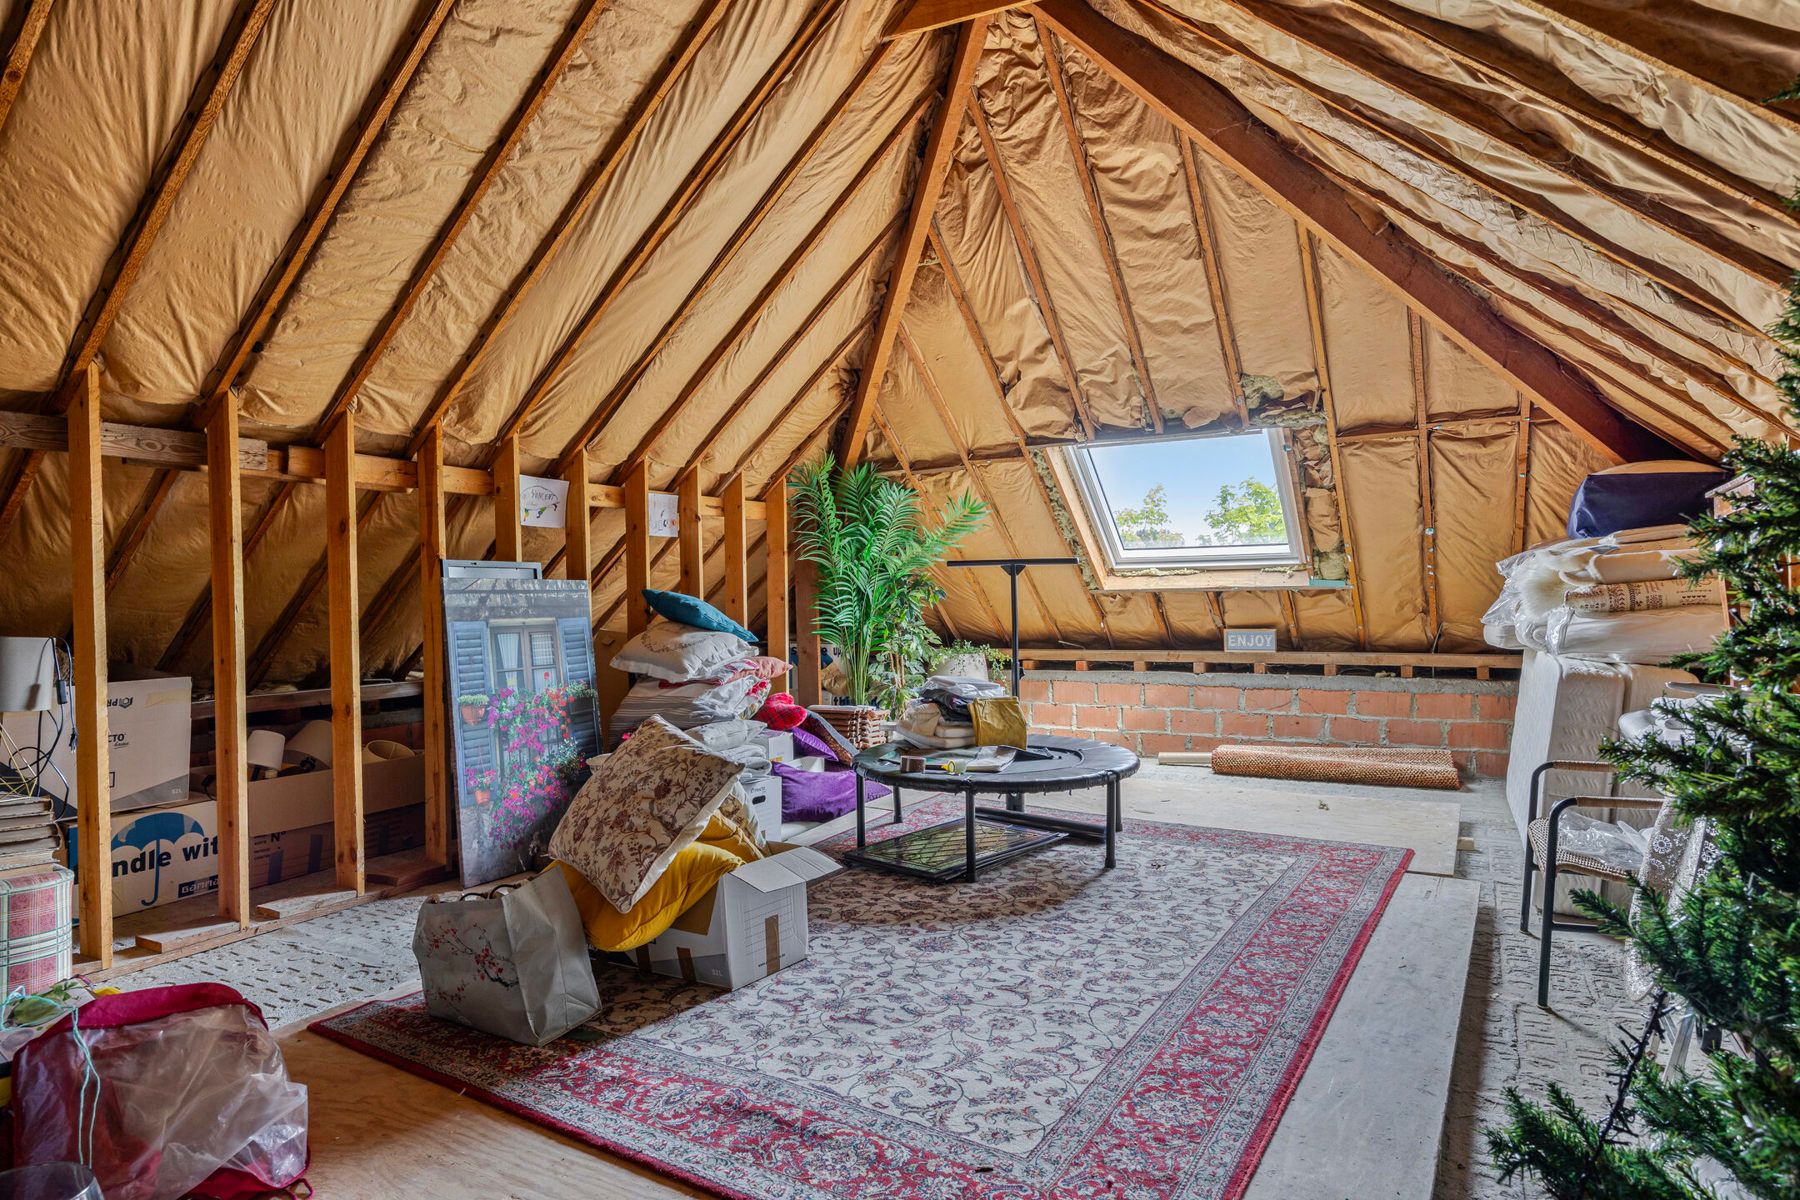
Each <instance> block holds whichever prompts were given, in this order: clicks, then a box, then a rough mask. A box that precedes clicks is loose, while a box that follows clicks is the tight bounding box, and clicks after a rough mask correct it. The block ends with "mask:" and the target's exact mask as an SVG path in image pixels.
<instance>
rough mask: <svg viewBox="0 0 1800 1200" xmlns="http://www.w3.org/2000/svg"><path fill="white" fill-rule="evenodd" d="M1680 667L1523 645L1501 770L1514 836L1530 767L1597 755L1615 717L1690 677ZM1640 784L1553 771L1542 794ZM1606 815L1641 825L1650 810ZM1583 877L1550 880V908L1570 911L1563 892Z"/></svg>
mask: <svg viewBox="0 0 1800 1200" xmlns="http://www.w3.org/2000/svg"><path fill="white" fill-rule="evenodd" d="M1693 681H1694V677H1693V676H1692V675H1691V674H1689V673H1688V672H1686V671H1677V670H1672V669H1670V668H1668V667H1646V666H1639V665H1636V664H1633V663H1611V662H1599V661H1596V660H1593V659H1583V658H1562V657H1559V656H1558V655H1554V654H1544V653H1542V652H1539V651H1532V650H1528V651H1526V652H1525V656H1524V660H1523V662H1522V663H1521V668H1520V671H1519V700H1518V711H1517V713H1516V715H1515V716H1514V718H1513V732H1512V756H1511V760H1510V761H1509V763H1508V764H1507V769H1506V802H1507V805H1508V807H1510V808H1511V809H1512V814H1513V823H1514V824H1515V825H1516V826H1517V828H1518V834H1519V843H1520V845H1521V846H1523V845H1524V842H1525V813H1526V806H1527V805H1528V804H1529V803H1530V796H1531V773H1532V772H1533V771H1534V770H1536V769H1537V766H1538V764H1540V763H1543V762H1547V761H1549V760H1550V759H1553V758H1573V759H1592V758H1598V757H1599V752H1600V743H1601V741H1603V740H1604V739H1606V738H1609V737H1613V736H1615V735H1616V734H1617V732H1618V727H1619V717H1620V716H1621V715H1623V714H1624V713H1628V712H1631V711H1633V710H1635V709H1640V708H1647V707H1649V705H1650V703H1651V701H1653V700H1658V699H1661V698H1662V696H1663V693H1664V690H1665V689H1666V687H1667V686H1668V685H1669V684H1671V683H1692V682H1693ZM1649 794H1651V793H1649V792H1648V791H1647V790H1646V789H1644V788H1642V787H1640V786H1638V785H1635V784H1627V785H1621V786H1619V787H1614V786H1613V785H1612V783H1611V780H1610V779H1609V778H1608V777H1606V776H1604V775H1599V774H1594V773H1589V772H1582V771H1552V772H1550V774H1549V776H1548V777H1547V778H1546V779H1545V781H1544V796H1545V798H1546V800H1547V801H1553V800H1557V799H1560V798H1561V797H1564V796H1574V795H1604V796H1613V795H1630V796H1644V795H1649ZM1594 815H1596V816H1601V815H1605V816H1606V817H1607V819H1608V820H1612V819H1618V820H1622V821H1625V822H1627V823H1629V824H1632V825H1637V826H1640V827H1642V826H1648V825H1649V824H1650V822H1651V821H1652V820H1653V819H1654V816H1655V814H1654V813H1652V812H1649V811H1643V810H1637V809H1618V810H1607V811H1606V813H1595V814H1594ZM1596 882H1597V881H1596V880H1594V879H1593V878H1591V877H1589V876H1563V877H1561V878H1560V879H1559V880H1558V882H1557V889H1556V890H1557V906H1556V907H1557V911H1558V912H1566V913H1573V912H1575V911H1576V910H1575V909H1574V907H1573V906H1572V905H1570V904H1569V902H1568V896H1569V893H1571V892H1573V891H1575V890H1577V889H1580V888H1593V887H1594V886H1595V884H1596ZM1600 890H1601V892H1602V894H1604V895H1606V896H1607V897H1608V898H1610V899H1613V900H1616V901H1619V902H1621V903H1622V902H1624V901H1626V900H1628V899H1629V898H1630V893H1629V890H1628V889H1627V888H1625V886H1624V885H1622V884H1613V883H1607V884H1605V885H1604V886H1602V887H1601V888H1600Z"/></svg>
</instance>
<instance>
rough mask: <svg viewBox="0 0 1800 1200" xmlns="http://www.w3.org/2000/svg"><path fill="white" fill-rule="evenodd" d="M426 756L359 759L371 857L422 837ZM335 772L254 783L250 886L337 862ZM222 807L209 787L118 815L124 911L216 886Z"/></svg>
mask: <svg viewBox="0 0 1800 1200" xmlns="http://www.w3.org/2000/svg"><path fill="white" fill-rule="evenodd" d="M424 799H425V760H424V758H423V757H422V756H418V755H415V756H414V757H412V758H401V759H389V760H385V761H382V762H378V763H364V764H363V817H364V819H363V837H364V842H365V845H366V847H367V850H368V853H369V854H370V855H372V856H373V855H381V854H391V853H394V852H396V851H399V850H406V849H410V848H411V847H413V846H417V845H419V844H421V842H422V841H423V836H424V820H425V817H424V807H423V805H424ZM334 851H335V846H334V844H333V840H332V810H331V772H330V771H313V772H310V773H308V774H305V775H289V776H285V777H282V778H278V779H266V780H258V781H255V782H253V783H251V784H250V886H251V887H253V888H254V887H262V886H263V885H265V884H270V883H280V882H281V881H282V880H284V879H294V878H298V877H299V876H301V875H308V874H312V873H313V872H315V871H323V870H326V869H328V868H329V867H330V866H331V865H332V861H333V855H334ZM218 854H219V824H218V806H217V804H216V803H215V802H214V801H213V800H211V799H210V798H208V797H207V796H206V794H205V793H204V792H195V793H192V794H191V795H190V797H189V802H188V803H186V804H180V805H175V806H172V807H163V808H156V809H149V810H141V811H134V812H132V813H130V814H128V815H122V816H120V817H119V818H118V819H116V820H115V821H114V822H113V838H112V877H113V907H114V910H115V911H116V912H117V913H119V914H121V915H123V914H125V913H131V912H138V911H140V910H142V909H146V908H155V907H157V906H159V905H163V904H168V903H171V902H172V901H175V900H185V899H186V898H188V897H189V896H201V895H205V894H207V893H209V892H215V891H217V890H218V888H219V867H218Z"/></svg>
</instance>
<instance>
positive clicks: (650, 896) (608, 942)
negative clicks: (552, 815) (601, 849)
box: [556, 842, 745, 950]
mask: <svg viewBox="0 0 1800 1200" xmlns="http://www.w3.org/2000/svg"><path fill="white" fill-rule="evenodd" d="M744 861H745V860H744V859H743V858H741V857H739V856H738V855H736V854H733V853H732V852H731V851H729V850H727V849H724V848H723V847H721V846H717V845H712V844H710V843H707V842H695V843H693V844H692V845H690V846H688V847H686V848H685V849H683V850H682V851H681V852H680V853H679V854H677V855H676V856H675V859H674V861H673V862H671V863H670V864H669V868H668V870H666V871H664V872H663V873H662V877H661V878H659V879H658V880H657V881H656V882H655V883H653V884H651V885H650V890H649V891H647V892H645V893H644V896H643V899H641V900H639V901H638V902H637V903H636V904H634V905H632V907H631V911H630V912H625V913H622V912H620V911H619V910H618V909H616V908H614V907H613V906H612V905H611V904H610V903H608V902H607V899H606V897H605V896H602V895H601V894H600V889H599V888H597V887H595V886H594V885H593V884H591V883H589V882H588V881H587V879H586V877H585V876H583V875H582V874H581V872H580V871H577V870H576V869H575V868H574V867H571V866H570V865H569V864H568V863H565V862H561V861H558V862H557V863H556V869H557V870H559V871H561V872H562V875H563V878H564V879H566V880H568V882H569V891H570V892H572V893H574V896H575V907H576V908H577V909H579V910H580V911H581V924H582V925H583V927H585V928H586V929H587V939H588V944H589V945H591V946H593V947H594V949H596V950H635V949H636V948H637V947H639V946H641V945H643V944H644V943H645V942H648V941H651V940H653V939H654V938H656V937H657V936H658V935H659V934H661V933H662V932H663V931H664V930H665V929H667V928H668V927H669V926H671V925H673V924H674V923H675V918H676V917H679V916H680V915H681V914H682V913H684V912H686V911H687V910H688V909H689V908H690V907H692V906H693V904H694V902H695V901H697V900H699V899H700V898H701V897H702V896H704V895H706V893H707V892H709V891H711V890H712V886H713V885H714V884H715V883H717V882H719V879H720V878H721V877H722V876H725V875H729V874H731V873H732V872H733V871H735V870H737V869H738V868H739V867H741V866H743V865H744Z"/></svg>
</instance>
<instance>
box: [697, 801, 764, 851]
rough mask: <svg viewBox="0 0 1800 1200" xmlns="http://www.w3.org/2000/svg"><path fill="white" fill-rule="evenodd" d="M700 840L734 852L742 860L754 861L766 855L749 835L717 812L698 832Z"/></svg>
mask: <svg viewBox="0 0 1800 1200" xmlns="http://www.w3.org/2000/svg"><path fill="white" fill-rule="evenodd" d="M700 841H701V842H703V843H705V844H706V845H708V846H717V847H718V848H719V849H721V850H723V851H725V852H726V853H728V854H735V855H737V857H738V858H739V859H741V860H742V861H743V862H755V861H756V860H757V859H759V858H767V857H768V854H767V853H765V852H764V851H763V849H762V847H761V846H758V845H757V844H756V842H755V841H754V840H753V839H752V837H751V835H749V834H748V833H746V832H744V831H743V830H742V829H740V828H738V826H737V825H736V824H735V823H733V822H731V821H728V820H726V819H725V818H724V817H722V816H720V815H719V814H717V813H714V814H713V818H712V820H710V821H708V822H707V823H706V829H705V831H704V832H702V833H701V834H700Z"/></svg>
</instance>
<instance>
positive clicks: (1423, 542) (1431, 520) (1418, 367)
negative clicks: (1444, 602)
mask: <svg viewBox="0 0 1800 1200" xmlns="http://www.w3.org/2000/svg"><path fill="white" fill-rule="evenodd" d="M1406 331H1407V342H1408V344H1409V345H1410V347H1411V357H1412V377H1413V420H1414V422H1415V424H1416V427H1417V437H1418V457H1419V517H1420V522H1421V525H1420V531H1419V532H1420V540H1419V554H1420V558H1421V565H1422V567H1423V569H1424V574H1425V633H1426V636H1427V637H1429V638H1430V639H1431V646H1432V649H1434V650H1435V649H1436V648H1437V642H1438V637H1439V636H1440V634H1441V633H1442V632H1443V623H1442V620H1441V618H1440V617H1439V615H1438V581H1437V561H1438V554H1437V519H1436V517H1435V516H1434V515H1433V512H1432V502H1431V493H1432V488H1431V429H1430V427H1429V425H1428V423H1427V421H1426V405H1425V399H1426V394H1425V329H1424V326H1423V323H1422V322H1421V321H1420V320H1419V314H1418V313H1416V312H1411V311H1409V312H1408V313H1407V314H1406Z"/></svg>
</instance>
